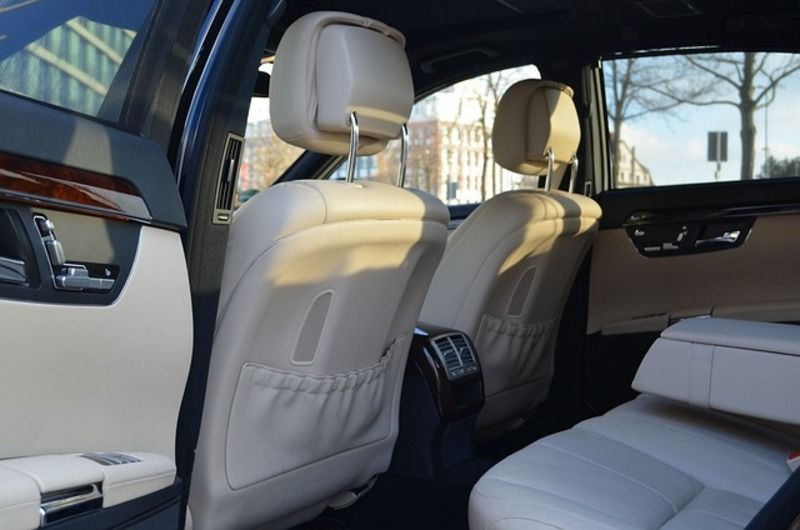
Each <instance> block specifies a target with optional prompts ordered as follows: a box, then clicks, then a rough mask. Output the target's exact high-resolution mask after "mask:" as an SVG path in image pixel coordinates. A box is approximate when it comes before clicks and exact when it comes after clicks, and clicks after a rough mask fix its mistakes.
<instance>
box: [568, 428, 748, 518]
mask: <svg viewBox="0 0 800 530" xmlns="http://www.w3.org/2000/svg"><path fill="white" fill-rule="evenodd" d="M573 429H576V430H584V431H587V432H590V433H592V434H594V435H596V436H599V437H601V438H605V439H607V440H611V441H612V442H616V443H618V444H620V445H623V446H625V447H627V448H628V449H630V450H631V451H635V452H637V453H641V454H643V455H645V456H647V457H650V458H652V459H653V460H656V461H658V462H661V463H662V464H664V465H665V466H667V467H670V468H672V469H675V470H676V471H677V472H679V473H683V474H684V475H686V476H687V477H688V478H690V479H692V480H694V481H695V482H697V484H699V485H700V489H699V490H698V491H697V493H695V497H697V495H699V494H700V492H702V491H703V490H706V489H714V490H716V491H723V492H725V493H730V494H732V495H737V496H739V497H741V498H743V499H747V500H748V501H752V502H755V503H757V504H763V502H762V501H760V500H758V499H754V498H752V497H748V496H747V495H742V494H741V493H737V492H733V491H727V490H721V489H719V488H710V487H708V486H707V485H706V484H705V483H704V482H703V481H701V480H700V479H699V478H697V477H695V476H694V475H690V474H689V473H687V472H686V471H684V470H682V469H679V468H677V467H674V466H673V465H672V464H670V463H669V462H666V461H664V460H661V459H659V458H656V457H655V456H653V455H650V454H647V453H645V452H644V451H642V450H640V449H637V448H636V447H633V446H631V445H628V444H626V443H624V442H621V441H619V440H616V439H614V438H611V437H609V436H606V435H604V434H602V433H599V432H596V431H593V430H591V429H586V428H584V427H578V426H575V427H573ZM692 500H694V499H692ZM689 502H691V500H690V501H689ZM689 502H687V503H686V506H688V505H689ZM684 507H685V506H684Z"/></svg>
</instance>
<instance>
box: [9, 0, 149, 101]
mask: <svg viewBox="0 0 800 530" xmlns="http://www.w3.org/2000/svg"><path fill="white" fill-rule="evenodd" d="M11 4H13V5H11ZM153 5H154V0H141V1H138V2H124V3H118V2H105V3H103V2H37V1H26V2H0V90H3V91H5V92H10V93H13V94H17V95H21V96H25V97H28V98H31V99H34V100H36V101H42V102H45V103H49V104H51V105H55V106H57V107H61V108H65V109H69V110H72V111H75V112H79V113H82V114H86V115H88V116H92V117H96V116H98V114H99V113H100V110H101V107H102V105H103V102H104V101H105V100H106V97H107V96H108V92H109V89H110V87H111V84H112V81H114V78H115V76H116V75H117V72H118V71H119V69H120V67H121V66H122V63H123V61H124V60H125V59H126V57H127V56H128V55H129V54H133V53H138V52H139V50H135V49H134V48H132V44H133V40H134V38H135V37H136V34H137V33H139V32H140V31H143V30H145V29H146V28H147V25H148V24H149V22H150V11H151V9H152V8H153Z"/></svg>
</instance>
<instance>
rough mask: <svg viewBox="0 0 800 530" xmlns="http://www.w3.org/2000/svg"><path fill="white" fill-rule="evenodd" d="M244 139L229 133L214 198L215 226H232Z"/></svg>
mask: <svg viewBox="0 0 800 530" xmlns="http://www.w3.org/2000/svg"><path fill="white" fill-rule="evenodd" d="M243 147H244V138H242V137H241V136H238V135H236V134H233V133H228V138H227V140H226V141H225V156H223V157H222V163H221V164H220V168H219V176H218V180H217V194H216V197H215V198H214V218H213V222H214V224H225V225H226V224H230V222H231V218H232V217H233V199H234V195H235V194H236V180H237V178H238V176H239V164H240V162H241V159H242V148H243Z"/></svg>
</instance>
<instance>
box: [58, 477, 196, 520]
mask: <svg viewBox="0 0 800 530" xmlns="http://www.w3.org/2000/svg"><path fill="white" fill-rule="evenodd" d="M182 489H183V484H181V481H180V479H176V480H175V482H174V483H173V484H172V485H171V486H169V487H167V488H164V489H162V490H159V491H156V492H154V493H150V494H149V495H145V496H144V497H140V498H138V499H134V500H132V501H129V502H126V503H123V504H119V505H117V506H112V507H110V508H105V509H100V510H94V511H91V512H88V513H86V514H85V515H80V516H77V517H73V518H70V519H68V520H64V521H62V522H59V523H55V524H52V525H47V528H52V529H53V530H106V529H109V528H126V529H128V530H134V529H135V530H144V529H146V528H148V529H149V528H152V529H164V530H170V529H174V530H178V528H180V527H179V519H180V501H181V491H182Z"/></svg>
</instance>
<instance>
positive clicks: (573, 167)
mask: <svg viewBox="0 0 800 530" xmlns="http://www.w3.org/2000/svg"><path fill="white" fill-rule="evenodd" d="M576 180H578V155H572V158H571V159H570V160H569V192H570V193H575V181H576Z"/></svg>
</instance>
